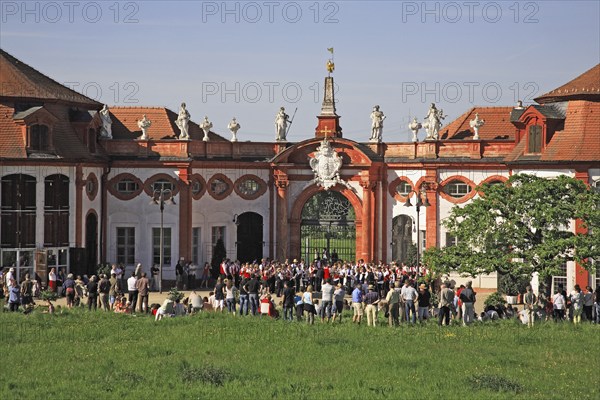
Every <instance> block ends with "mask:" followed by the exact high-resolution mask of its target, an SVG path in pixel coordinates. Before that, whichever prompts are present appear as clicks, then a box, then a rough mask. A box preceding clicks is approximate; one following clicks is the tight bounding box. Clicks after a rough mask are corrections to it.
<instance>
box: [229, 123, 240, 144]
mask: <svg viewBox="0 0 600 400" xmlns="http://www.w3.org/2000/svg"><path fill="white" fill-rule="evenodd" d="M240 128H241V125H240V124H239V123H238V122H237V121H236V119H235V117H233V118H232V119H231V121H230V122H229V124H228V125H227V129H229V130H230V131H231V134H232V136H231V141H232V142H237V141H238V140H237V131H239V130H240Z"/></svg>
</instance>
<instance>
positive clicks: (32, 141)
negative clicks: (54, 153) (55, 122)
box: [28, 125, 50, 151]
mask: <svg viewBox="0 0 600 400" xmlns="http://www.w3.org/2000/svg"><path fill="white" fill-rule="evenodd" d="M28 147H29V148H30V149H31V150H37V151H46V150H49V148H50V130H49V129H48V127H47V126H46V125H32V126H30V127H29V143H28Z"/></svg>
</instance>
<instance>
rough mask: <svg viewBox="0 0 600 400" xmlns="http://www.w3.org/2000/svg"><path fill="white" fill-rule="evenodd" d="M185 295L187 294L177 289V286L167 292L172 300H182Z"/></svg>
mask: <svg viewBox="0 0 600 400" xmlns="http://www.w3.org/2000/svg"><path fill="white" fill-rule="evenodd" d="M184 296H185V294H184V293H183V292H180V291H179V290H177V288H176V287H174V288H171V290H169V293H168V294H167V298H168V299H169V300H172V301H177V300H181V299H183V297H184Z"/></svg>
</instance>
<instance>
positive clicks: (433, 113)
mask: <svg viewBox="0 0 600 400" xmlns="http://www.w3.org/2000/svg"><path fill="white" fill-rule="evenodd" d="M446 117H447V116H446V115H444V110H442V109H441V108H440V109H439V110H438V109H437V108H436V107H435V103H431V106H430V107H429V111H428V113H427V115H426V116H425V123H424V124H423V128H425V130H426V131H427V136H426V137H425V140H438V139H439V133H440V128H441V127H442V120H444V119H445V118H446Z"/></svg>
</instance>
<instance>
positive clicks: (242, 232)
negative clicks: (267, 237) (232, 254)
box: [235, 212, 264, 263]
mask: <svg viewBox="0 0 600 400" xmlns="http://www.w3.org/2000/svg"><path fill="white" fill-rule="evenodd" d="M235 223H236V225H237V239H236V242H235V244H236V246H237V259H238V260H239V261H240V262H243V263H245V262H254V261H257V262H259V263H260V260H261V259H262V257H263V245H264V242H263V217H262V216H261V215H260V214H257V213H255V212H245V213H243V214H240V215H238V216H237V218H236V221H235Z"/></svg>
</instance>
